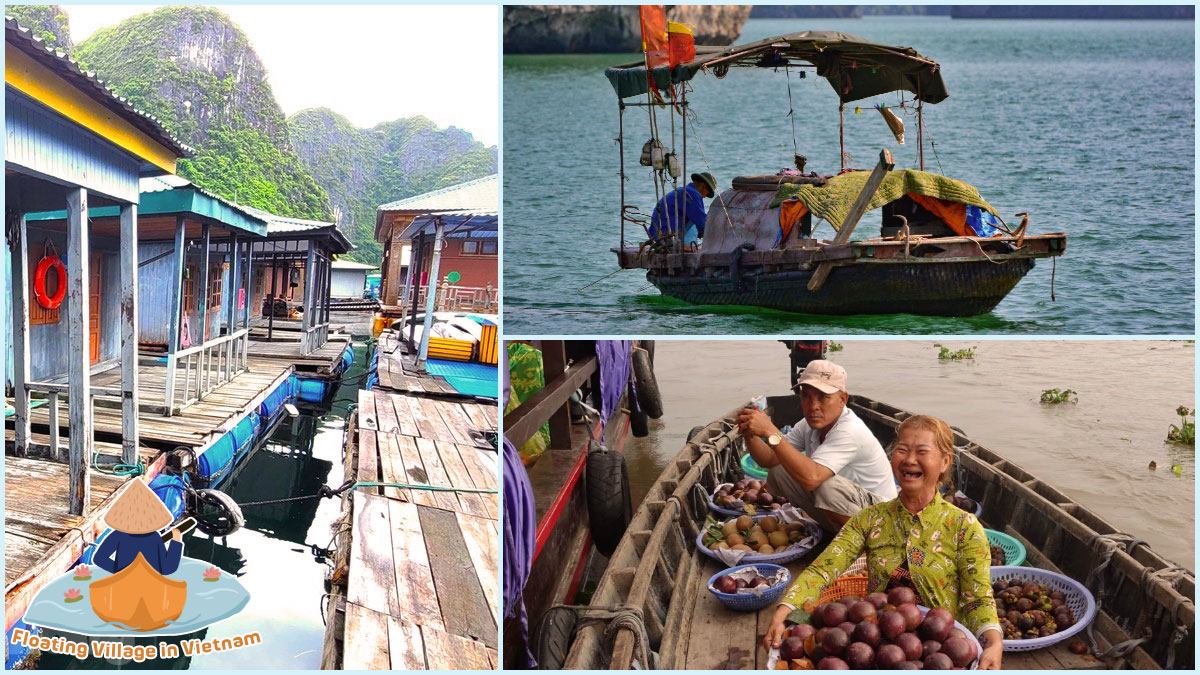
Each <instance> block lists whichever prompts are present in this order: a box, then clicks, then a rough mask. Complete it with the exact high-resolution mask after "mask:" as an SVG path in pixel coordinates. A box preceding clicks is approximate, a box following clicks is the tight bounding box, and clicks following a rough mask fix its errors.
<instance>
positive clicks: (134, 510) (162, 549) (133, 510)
mask: <svg viewBox="0 0 1200 675" xmlns="http://www.w3.org/2000/svg"><path fill="white" fill-rule="evenodd" d="M174 520H175V517H174V516H172V515H171V512H170V511H169V510H168V509H167V507H166V505H164V504H163V503H162V501H161V500H160V499H159V498H158V495H156V494H154V491H153V490H151V489H150V487H149V486H147V485H146V483H145V482H144V481H143V480H142V479H140V478H135V479H133V480H131V481H129V487H127V488H125V491H124V492H122V493H121V496H120V497H118V498H117V501H116V503H114V504H113V506H112V508H111V509H109V511H108V513H107V514H105V516H104V524H105V525H107V526H108V527H110V528H112V530H113V531H112V532H109V533H108V535H107V536H105V537H104V539H103V540H101V542H100V546H99V547H98V548H97V549H96V553H95V555H93V556H92V562H93V563H95V564H96V565H98V566H99V567H100V568H101V569H104V570H105V571H108V572H111V573H113V574H116V573H117V572H120V571H121V570H123V569H125V568H126V567H128V566H129V565H131V564H133V561H134V560H137V557H138V554H141V556H142V557H143V558H145V559H146V562H147V563H149V564H150V566H151V567H153V568H154V569H155V570H158V573H159V574H162V575H164V576H166V575H168V574H171V573H173V572H175V570H177V569H179V561H180V559H181V558H182V557H183V534H181V533H180V531H179V530H178V529H175V530H173V531H172V532H171V541H170V542H163V540H162V535H160V534H159V530H160V529H162V528H164V527H166V526H168V525H170V524H171V523H172V522H173V521H174Z"/></svg>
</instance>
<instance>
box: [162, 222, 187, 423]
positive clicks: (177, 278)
mask: <svg viewBox="0 0 1200 675" xmlns="http://www.w3.org/2000/svg"><path fill="white" fill-rule="evenodd" d="M183 235H184V222H183V216H175V273H174V274H173V275H171V297H170V298H169V299H168V301H167V302H169V303H170V306H171V314H170V317H171V332H170V334H169V336H168V337H167V401H166V403H167V415H168V416H170V415H174V414H175V370H176V368H178V367H179V357H177V356H175V352H177V351H179V326H180V322H181V321H182V318H181V314H182V312H183V270H184V265H183V263H184V257H185V254H186V253H187V240H186V239H184V236H183ZM183 398H184V400H187V393H186V392H184V396H183Z"/></svg>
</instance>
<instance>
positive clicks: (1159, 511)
mask: <svg viewBox="0 0 1200 675" xmlns="http://www.w3.org/2000/svg"><path fill="white" fill-rule="evenodd" d="M842 344H843V345H844V349H843V350H842V351H839V352H834V353H832V354H831V355H830V358H831V359H832V360H834V361H836V362H837V363H839V364H841V365H842V366H844V367H845V368H846V371H847V373H848V382H847V384H848V386H849V389H850V392H851V393H854V394H861V395H864V396H868V397H870V398H873V399H876V400H879V401H882V402H885V403H888V404H891V405H894V406H897V407H900V408H904V409H906V410H909V411H911V412H915V413H927V414H931V415H936V416H938V417H941V418H942V419H944V420H946V421H947V422H948V423H950V424H952V425H954V426H957V427H959V428H961V429H963V430H964V431H966V433H967V434H968V435H969V436H970V437H971V438H972V439H973V440H975V441H976V442H977V443H979V444H981V445H983V446H985V447H987V448H989V449H991V450H993V451H995V452H997V453H999V454H1000V455H1002V456H1004V457H1005V458H1007V459H1010V460H1012V461H1013V462H1015V463H1017V464H1019V465H1020V466H1022V467H1024V468H1025V469H1026V470H1027V471H1029V472H1030V473H1032V474H1033V475H1035V476H1037V477H1039V478H1040V479H1041V480H1043V481H1046V482H1047V483H1049V484H1051V485H1053V486H1054V487H1056V488H1058V489H1059V490H1062V491H1063V492H1065V493H1066V494H1067V495H1069V496H1070V497H1071V498H1073V499H1075V500H1076V501H1078V502H1079V503H1081V504H1083V505H1084V506H1086V507H1088V508H1090V509H1092V510H1093V511H1095V512H1096V513H1097V514H1098V515H1100V516H1101V517H1102V518H1104V519H1106V520H1108V521H1109V522H1110V523H1112V524H1113V526H1114V527H1116V528H1117V529H1118V530H1120V531H1122V532H1128V533H1130V534H1133V535H1135V536H1138V537H1141V538H1143V539H1145V540H1146V541H1148V542H1150V544H1151V546H1152V547H1153V548H1154V550H1156V551H1158V552H1159V553H1160V554H1162V555H1164V556H1166V557H1167V558H1168V559H1170V560H1173V561H1175V562H1176V563H1177V564H1180V565H1184V566H1186V567H1188V568H1189V569H1193V570H1194V569H1195V507H1196V500H1195V487H1196V453H1195V449H1194V448H1191V447H1188V448H1183V447H1181V446H1177V445H1173V444H1168V443H1164V442H1163V439H1165V438H1166V435H1167V429H1168V427H1169V425H1171V424H1172V423H1174V424H1178V423H1179V418H1178V416H1176V415H1175V409H1176V408H1177V407H1179V406H1180V405H1187V406H1188V407H1189V408H1191V407H1195V345H1194V344H1192V343H1188V342H1151V341H1125V342H1115V341H1114V342H1109V341H1061V342H1059V341H1055V342H1051V341H1027V340H1022V341H979V342H977V343H972V342H957V341H955V342H943V343H942V344H945V345H946V346H947V347H949V348H951V349H955V350H957V349H960V348H964V347H971V346H977V349H976V352H975V358H974V359H973V360H969V361H956V362H946V361H939V360H938V358H937V353H938V348H937V347H935V346H933V345H934V343H933V342H928V341H917V340H899V341H867V340H863V341H851V340H847V341H844V342H843V343H842ZM697 364H703V366H702V367H697ZM655 373H656V375H657V378H658V385H659V388H660V389H661V391H662V395H663V407H664V408H665V413H664V415H663V418H662V419H660V420H651V422H650V424H651V427H650V429H651V433H650V436H648V437H646V438H638V439H635V438H632V437H631V438H629V439H628V441H629V442H628V443H627V444H626V450H625V455H626V457H627V458H628V460H629V463H630V464H629V467H630V480H631V487H632V489H633V492H634V498H635V499H636V500H638V501H640V500H641V497H642V495H643V494H645V492H646V490H648V489H649V487H650V485H651V484H653V482H654V480H655V479H656V478H657V477H658V475H659V474H660V473H661V472H662V470H663V468H664V466H665V465H666V462H667V461H668V460H669V459H670V458H671V457H673V456H674V455H675V454H676V453H677V452H678V451H679V450H680V448H682V447H683V442H684V440H685V439H686V437H687V433H688V431H689V430H691V429H692V427H694V426H697V425H704V424H708V423H709V422H711V421H712V420H714V419H717V418H719V417H721V416H722V415H724V414H725V413H726V412H728V411H730V410H732V409H733V408H734V407H736V406H738V405H741V404H742V403H744V402H746V401H748V400H750V399H751V398H752V397H754V396H758V395H760V394H761V395H781V394H786V393H788V385H789V382H788V358H787V348H786V347H784V346H783V345H782V344H780V343H779V342H776V341H774V340H763V341H755V342H705V341H684V340H679V341H660V342H658V344H657V348H656V351H655ZM1050 388H1059V389H1063V388H1069V389H1074V390H1075V391H1077V392H1079V402H1078V403H1074V404H1071V403H1067V404H1061V405H1043V404H1041V403H1040V402H1039V401H1038V399H1039V397H1040V395H1041V392H1042V391H1043V390H1045V389H1050ZM1151 460H1153V461H1155V462H1157V463H1158V467H1159V468H1158V470H1157V471H1150V470H1149V469H1148V468H1147V466H1148V465H1149V463H1150V461H1151ZM1172 464H1182V465H1183V475H1182V476H1175V475H1173V474H1172V473H1171V472H1170V470H1169V468H1170V465H1172Z"/></svg>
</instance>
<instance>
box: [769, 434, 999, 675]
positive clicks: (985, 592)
mask: <svg viewBox="0 0 1200 675" xmlns="http://www.w3.org/2000/svg"><path fill="white" fill-rule="evenodd" d="M953 459H954V436H953V434H952V433H951V431H950V427H949V426H947V425H946V423H945V422H943V421H941V420H939V419H937V418H934V417H929V416H926V415H915V416H913V417H910V418H908V419H906V420H904V422H902V423H901V424H900V427H899V429H897V430H896V443H895V445H894V447H893V450H892V459H891V461H892V473H893V474H895V476H896V480H897V481H899V483H900V496H899V497H897V498H896V499H893V500H892V501H889V502H884V503H882V504H876V505H874V506H870V507H868V508H865V509H863V510H862V511H859V512H858V513H857V514H855V515H854V516H853V517H851V518H850V520H849V521H848V522H847V523H846V525H845V526H844V527H842V530H841V532H839V533H838V535H837V537H836V538H834V540H833V542H831V543H830V544H829V547H828V548H826V549H825V551H824V552H823V553H822V554H821V555H820V556H819V557H818V558H817V560H816V561H815V562H814V563H813V564H812V565H810V566H809V567H808V569H806V570H805V571H804V572H803V573H802V574H801V575H800V576H799V577H798V578H797V579H796V583H795V584H793V585H792V587H791V588H790V589H789V590H788V593H787V595H785V596H784V598H783V602H782V603H780V605H779V607H778V608H776V610H775V615H774V617H773V618H772V621H771V627H770V628H769V629H768V631H767V635H766V638H765V640H764V641H765V642H766V644H767V646H768V647H777V646H779V642H780V641H781V640H782V638H783V631H784V625H783V622H784V619H786V618H787V615H788V614H789V613H791V611H792V610H793V609H795V608H797V607H802V608H804V609H805V610H811V609H812V608H813V604H814V603H815V602H816V600H817V598H818V597H819V596H820V594H821V590H822V589H823V588H825V587H826V586H828V585H830V584H832V583H833V582H834V581H835V580H836V579H837V578H838V577H839V576H840V575H841V574H842V573H843V572H844V571H845V570H846V569H847V568H848V567H850V565H851V563H853V562H854V561H855V560H856V559H857V558H858V557H859V555H861V554H862V553H864V552H865V553H866V554H867V573H868V575H869V576H868V580H867V586H868V588H870V589H872V591H886V590H889V589H891V588H895V587H897V586H908V587H910V588H912V589H913V590H914V591H915V592H916V594H917V597H918V598H919V599H920V602H921V604H923V605H925V606H927V607H945V608H947V609H949V610H951V611H952V612H953V613H954V617H955V619H957V620H958V621H960V622H961V623H962V624H963V625H965V626H966V627H967V628H968V629H969V630H970V631H971V632H973V633H974V634H975V636H976V637H978V638H979V641H980V643H981V644H982V645H983V652H982V654H981V655H980V657H979V667H980V668H981V669H998V668H999V667H1000V656H1001V652H1002V643H1001V634H1000V622H999V619H998V618H997V616H996V605H995V602H994V601H993V598H992V584H991V549H990V547H989V545H988V540H987V535H986V534H984V531H983V526H982V525H980V524H979V521H978V520H977V519H976V518H975V516H974V514H970V513H966V512H964V511H962V510H961V509H959V508H958V507H956V506H953V505H951V504H950V503H949V502H947V501H945V500H944V499H942V497H941V494H940V493H939V491H938V487H939V486H940V485H941V483H942V482H944V481H945V480H946V477H947V472H948V471H949V470H950V465H951V463H952V462H953Z"/></svg>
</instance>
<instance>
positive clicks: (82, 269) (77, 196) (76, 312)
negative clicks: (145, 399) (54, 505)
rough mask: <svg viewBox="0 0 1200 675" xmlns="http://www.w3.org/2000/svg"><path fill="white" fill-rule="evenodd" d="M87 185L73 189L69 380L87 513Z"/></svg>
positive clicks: (73, 442) (74, 490)
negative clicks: (84, 187) (85, 187)
mask: <svg viewBox="0 0 1200 675" xmlns="http://www.w3.org/2000/svg"><path fill="white" fill-rule="evenodd" d="M87 211H88V205H87V190H85V189H83V188H75V189H72V190H69V191H68V192H67V378H68V379H67V382H68V385H69V388H68V395H69V396H70V401H69V405H68V418H69V420H70V425H69V426H70V427H71V438H70V441H69V443H70V448H71V450H70V469H69V475H70V479H69V487H68V492H67V494H68V496H69V510H70V513H71V515H74V516H82V515H84V514H85V513H86V512H87V510H88V506H89V504H91V498H92V486H91V482H90V475H89V473H88V469H89V465H90V464H91V461H92V445H93V438H92V411H91V408H92V370H91V363H90V358H89V352H90V350H89V349H88V342H89V336H88V325H89V324H88V313H89V309H90V308H89V307H88V297H89V296H88V277H89V270H88V265H89V261H90V259H89V253H90V251H89V250H88V221H87Z"/></svg>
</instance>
